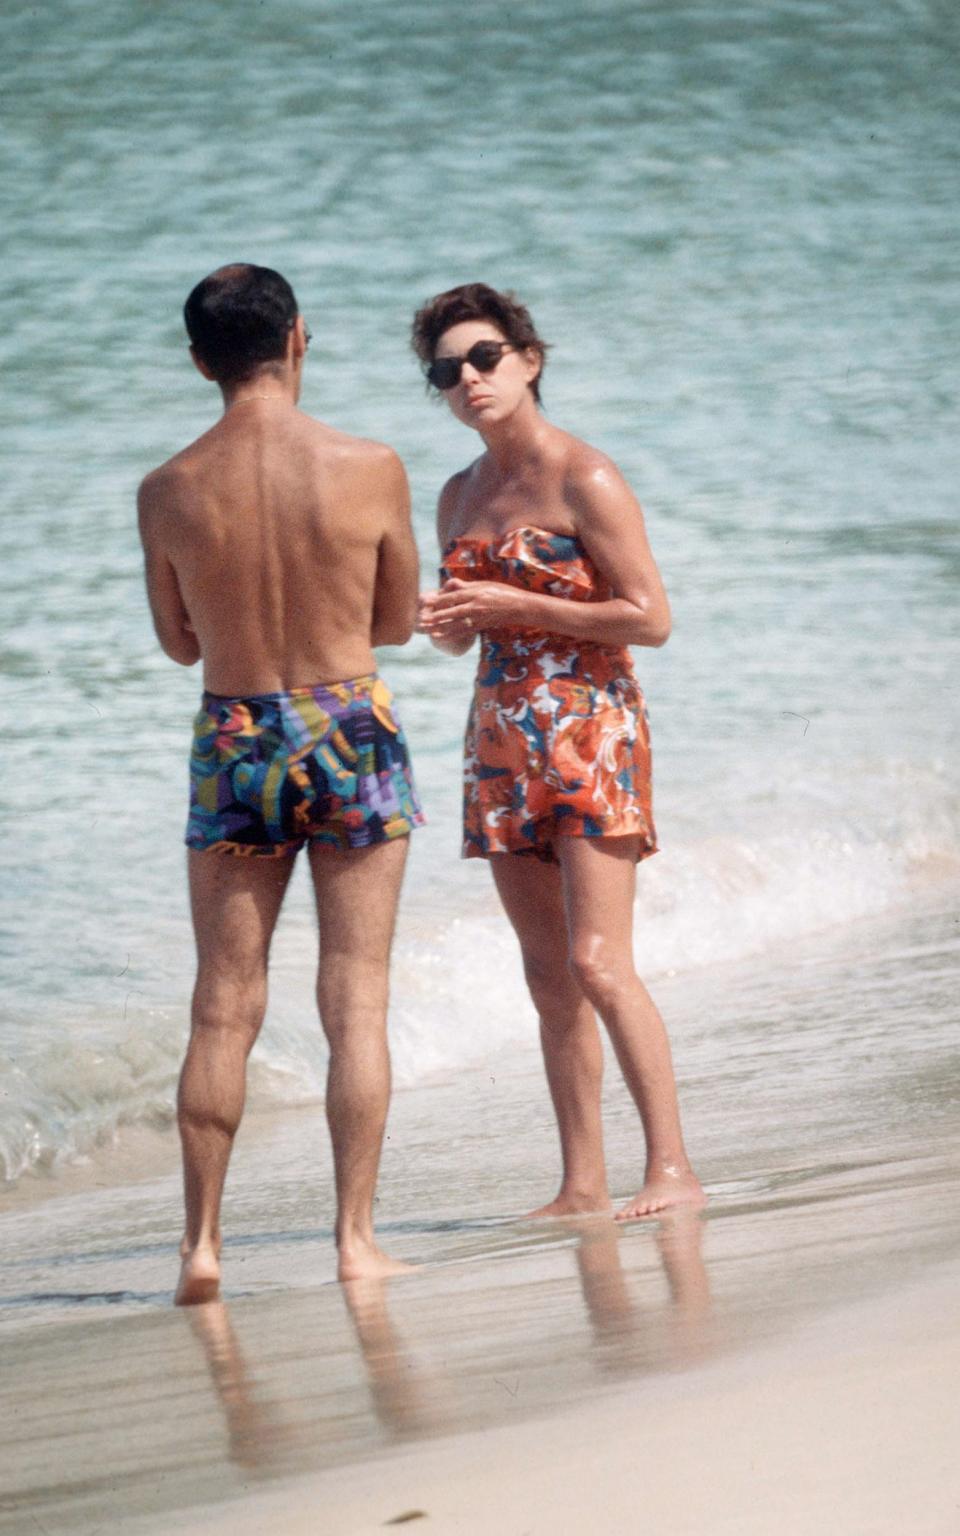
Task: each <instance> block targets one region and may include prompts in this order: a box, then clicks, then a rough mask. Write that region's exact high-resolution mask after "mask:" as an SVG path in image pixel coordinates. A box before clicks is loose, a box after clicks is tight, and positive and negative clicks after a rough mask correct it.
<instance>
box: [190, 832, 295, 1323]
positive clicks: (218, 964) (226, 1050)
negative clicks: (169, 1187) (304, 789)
mask: <svg viewBox="0 0 960 1536" xmlns="http://www.w3.org/2000/svg"><path fill="white" fill-rule="evenodd" d="M187 858H188V869H189V877H190V903H191V908H192V911H193V926H194V932H195V934H196V940H197V982H196V986H195V988H194V993H193V1013H192V1027H191V1034H190V1044H189V1046H188V1048H187V1055H186V1060H185V1061H184V1064H183V1071H182V1072H181V1074H180V1091H179V1094H178V1098H177V1116H178V1120H179V1124H180V1139H181V1142H182V1145H183V1185H184V1195H185V1199H186V1208H187V1221H186V1231H185V1233H184V1237H183V1243H182V1245H181V1249H180V1252H181V1256H182V1258H183V1269H182V1271H181V1275H180V1284H179V1285H178V1287H177V1294H176V1297H175V1300H176V1302H177V1303H178V1305H181V1306H183V1305H189V1304H190V1303H192V1302H198V1301H210V1300H211V1299H212V1298H213V1297H214V1296H216V1294H217V1292H218V1289H219V1282H220V1199H221V1196H222V1194H223V1182H224V1179H225V1178H226V1174H227V1164H228V1162H229V1160H230V1152H231V1149H232V1147H233V1138H234V1136H235V1135H236V1131H237V1127H238V1125H239V1124H240V1117H241V1115H242V1114H243V1102H244V1097H245V1093H246V1075H247V1074H246V1069H247V1057H248V1055H249V1054H250V1050H251V1047H252V1046H253V1043H254V1041H255V1040H256V1038H257V1035H258V1033H259V1031H260V1025H261V1024H262V1023H263V1015H264V1012H265V1010H266V1006H267V958H268V956H269V953H270V940H271V938H272V937H273V930H274V928H275V927H276V922H277V918H278V916H279V914H280V905H281V903H282V901H283V897H284V893H285V891H286V889H287V884H288V882H289V880H290V875H291V873H292V871H293V863H294V861H293V859H292V858H281V859H262V858H241V857H237V856H234V855H232V854H224V853H213V852H210V853H197V852H194V851H193V850H191V851H190V852H189V853H188V855H187Z"/></svg>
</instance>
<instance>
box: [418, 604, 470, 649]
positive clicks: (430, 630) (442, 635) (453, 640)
mask: <svg viewBox="0 0 960 1536" xmlns="http://www.w3.org/2000/svg"><path fill="white" fill-rule="evenodd" d="M440 597H441V594H440V592H437V591H432V592H421V593H420V599H419V602H418V604H417V626H416V627H417V633H418V634H420V635H427V636H429V638H430V640H431V642H432V644H433V645H435V646H436V647H437V648H438V650H441V651H446V652H448V654H449V655H451V656H462V655H463V654H464V652H465V651H469V649H470V647H471V645H472V644H473V642H474V638H475V636H476V629H475V628H474V626H473V625H472V624H469V623H465V622H464V620H463V619H462V618H457V617H456V616H449V615H448V616H447V617H446V618H444V617H443V615H442V614H438V612H437V605H438V603H439V601H440Z"/></svg>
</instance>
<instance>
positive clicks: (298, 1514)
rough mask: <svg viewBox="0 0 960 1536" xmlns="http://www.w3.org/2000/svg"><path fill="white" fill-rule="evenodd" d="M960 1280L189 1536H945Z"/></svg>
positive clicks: (342, 1477)
mask: <svg viewBox="0 0 960 1536" xmlns="http://www.w3.org/2000/svg"><path fill="white" fill-rule="evenodd" d="M958 1278H960V1275H958V1270H957V1267H956V1266H952V1267H951V1268H950V1269H949V1270H948V1271H946V1272H945V1273H944V1274H942V1275H941V1276H939V1277H938V1278H937V1280H936V1281H935V1282H934V1283H927V1284H926V1285H924V1286H922V1287H919V1288H917V1289H915V1290H913V1291H910V1292H907V1293H905V1294H904V1295H902V1296H900V1297H898V1298H896V1299H891V1298H885V1299H884V1301H883V1302H880V1303H874V1304H873V1305H868V1306H865V1307H860V1308H856V1309H854V1308H845V1309H842V1310H841V1311H839V1312H838V1313H836V1314H835V1315H833V1316H831V1317H830V1319H829V1320H828V1321H822V1322H820V1323H819V1324H817V1325H815V1326H811V1327H808V1328H806V1329H804V1330H802V1331H801V1332H799V1333H798V1334H797V1336H796V1337H795V1338H793V1339H792V1340H791V1341H790V1343H789V1345H787V1346H786V1347H784V1346H780V1347H777V1348H775V1349H770V1350H767V1351H763V1352H759V1353H751V1354H749V1355H747V1356H745V1357H743V1356H740V1357H737V1358H735V1359H733V1360H726V1361H724V1362H722V1363H718V1364H714V1365H709V1366H703V1367H699V1368H693V1369H689V1370H687V1371H685V1372H684V1373H683V1375H682V1376H680V1377H677V1376H671V1377H667V1378H664V1377H657V1378H655V1379H653V1380H646V1381H642V1382H639V1383H634V1384H633V1385H631V1386H629V1387H620V1388H618V1389H616V1390H615V1391H611V1392H610V1393H608V1394H606V1395H604V1396H603V1397H602V1398H600V1399H595V1400H591V1401H587V1402H586V1403H582V1404H578V1405H576V1406H567V1407H566V1408H565V1409H564V1410H563V1411H561V1412H558V1413H556V1414H554V1415H551V1416H550V1417H543V1418H537V1419H535V1420H532V1421H529V1422H525V1423H520V1424H518V1425H510V1426H508V1425H500V1426H497V1427H496V1428H493V1429H490V1430H488V1431H486V1432H485V1433H482V1434H477V1433H472V1434H461V1435H458V1436H454V1437H450V1438H449V1439H444V1440H443V1441H441V1442H439V1443H436V1444H428V1445H424V1444H420V1445H418V1446H417V1447H416V1448H413V1449H411V1448H405V1449H403V1450H400V1451H397V1452H396V1453H394V1454H392V1455H390V1456H386V1457H383V1458H381V1459H378V1460H377V1461H376V1462H375V1463H373V1464H371V1465H369V1466H368V1467H366V1468H365V1469H364V1471H363V1473H362V1474H360V1473H359V1469H358V1468H356V1467H349V1468H339V1469H336V1470H334V1471H332V1472H330V1473H328V1474H326V1475H325V1476H318V1477H314V1478H309V1479H302V1480H299V1481H297V1482H293V1483H291V1484H290V1485H289V1486H287V1487H285V1488H283V1489H282V1490H280V1491H277V1492H272V1493H270V1494H267V1495H262V1494H253V1495H251V1496H250V1497H249V1498H248V1499H246V1500H245V1501H244V1502H243V1503H242V1504H240V1505H231V1506H230V1507H229V1508H228V1509H222V1508H219V1509H210V1508H206V1509H203V1510H197V1511H195V1512H194V1513H193V1514H192V1515H191V1516H189V1517H187V1518H185V1519H184V1522H183V1523H182V1524H181V1525H180V1526H179V1529H181V1530H182V1531H184V1532H189V1533H190V1536H194V1533H195V1536H215V1533H220V1532H222V1533H224V1536H226V1533H227V1532H231V1533H236V1536H273V1533H276V1532H281V1531H282V1532H284V1533H285V1536H316V1533H320V1532H323V1533H328V1532H329V1533H331V1536H332V1533H337V1536H373V1533H374V1532H377V1531H382V1530H385V1529H388V1528H392V1527H394V1526H398V1527H399V1526H404V1527H406V1526H407V1525H408V1524H409V1525H410V1526H411V1527H412V1528H413V1529H416V1530H423V1531H425V1532H428V1531H436V1532H440V1533H446V1532H450V1533H454V1532H456V1533H462V1536H486V1533H489V1532H498V1533H502V1536H541V1533H542V1536H548V1533H560V1536H567V1533H569V1536H574V1533H579V1532H583V1531H591V1530H593V1531H602V1532H609V1533H611V1536H619V1533H624V1536H626V1533H628V1532H638V1531H651V1532H654V1531H657V1532H670V1533H671V1536H674V1533H675V1536H727V1533H729V1536H753V1533H756V1536H766V1533H767V1532H770V1531H774V1530H775V1531H778V1532H783V1533H785V1536H807V1533H812V1532H831V1533H833V1532H837V1533H841V1532H842V1533H843V1536H867V1533H870V1536H894V1533H898V1536H899V1533H901V1532H904V1531H911V1532H916V1533H920V1536H947V1533H950V1532H954V1531H956V1529H957V1524H958V1518H960V1471H958V1468H957V1459H956V1446H957V1442H958V1437H960V1405H958V1399H957V1393H956V1382H957V1375H958V1370H960V1329H958V1323H960V1306H958V1301H957V1297H958V1286H957V1281H958ZM517 1390H518V1391H519V1383H518V1384H517ZM161 1528H162V1526H161V1525H159V1524H157V1523H155V1522H149V1523H147V1524H145V1525H144V1526H142V1527H140V1526H138V1527H137V1529H138V1530H141V1529H142V1530H143V1532H144V1533H145V1536H146V1533H147V1532H150V1533H153V1532H158V1531H159V1530H160V1529H161Z"/></svg>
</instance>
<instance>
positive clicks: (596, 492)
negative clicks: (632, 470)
mask: <svg viewBox="0 0 960 1536" xmlns="http://www.w3.org/2000/svg"><path fill="white" fill-rule="evenodd" d="M563 436H564V438H565V440H566V441H565V442H564V443H563V444H561V445H559V448H560V452H561V453H562V468H563V484H564V494H565V497H566V499H567V500H568V501H569V502H570V504H571V505H572V506H573V507H574V508H577V507H578V506H580V507H582V506H583V505H584V504H587V503H589V502H590V501H592V500H593V498H594V497H596V496H603V495H605V494H609V493H610V492H611V491H614V492H616V491H620V490H621V489H622V488H623V486H624V484H625V482H624V478H623V475H622V473H621V472H620V470H619V469H618V468H617V465H616V464H615V463H614V461H613V459H611V458H610V456H609V454H606V453H604V452H603V451H602V450H601V449H600V448H594V446H593V444H592V443H587V442H584V440H583V438H580V437H574V436H573V434H572V433H569V432H565V433H564V434H563Z"/></svg>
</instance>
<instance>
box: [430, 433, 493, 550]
mask: <svg viewBox="0 0 960 1536" xmlns="http://www.w3.org/2000/svg"><path fill="white" fill-rule="evenodd" d="M481 457H482V455H481ZM479 463H480V459H474V461H473V463H472V464H468V465H467V466H466V468H465V469H458V470H457V473H456V474H455V475H451V476H450V479H449V480H448V481H447V482H446V484H445V485H444V487H443V489H442V490H441V492H440V498H439V500H438V502H437V532H438V534H439V535H440V543H441V545H443V544H445V543H446V541H447V538H448V536H449V533H450V529H451V527H452V526H453V523H454V522H455V520H456V517H457V514H458V512H459V511H460V510H461V508H462V506H463V499H464V496H465V495H466V494H467V492H468V490H469V487H470V485H471V483H472V481H473V480H474V478H475V475H476V470H477V466H478V464H479Z"/></svg>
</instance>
